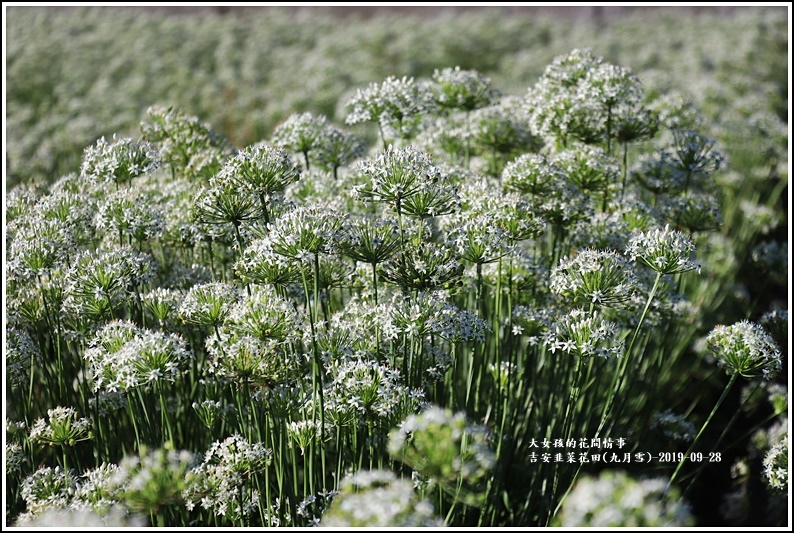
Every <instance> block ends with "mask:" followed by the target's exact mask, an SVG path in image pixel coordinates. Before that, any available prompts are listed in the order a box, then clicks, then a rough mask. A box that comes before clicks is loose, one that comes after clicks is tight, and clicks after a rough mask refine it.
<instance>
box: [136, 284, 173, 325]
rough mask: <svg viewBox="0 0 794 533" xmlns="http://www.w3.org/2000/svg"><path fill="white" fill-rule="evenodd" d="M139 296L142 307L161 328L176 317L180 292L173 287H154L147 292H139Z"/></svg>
mask: <svg viewBox="0 0 794 533" xmlns="http://www.w3.org/2000/svg"><path fill="white" fill-rule="evenodd" d="M140 298H141V304H142V305H143V307H144V308H145V309H146V310H148V311H149V312H150V313H151V314H152V316H153V317H154V319H155V320H157V322H158V324H159V325H160V327H161V328H162V326H163V324H165V323H166V322H169V321H171V320H173V319H174V318H176V314H177V310H178V309H179V305H180V303H181V301H182V294H180V293H179V292H178V291H176V290H174V289H167V288H165V287H155V288H154V289H152V290H151V291H149V292H145V293H141V295H140Z"/></svg>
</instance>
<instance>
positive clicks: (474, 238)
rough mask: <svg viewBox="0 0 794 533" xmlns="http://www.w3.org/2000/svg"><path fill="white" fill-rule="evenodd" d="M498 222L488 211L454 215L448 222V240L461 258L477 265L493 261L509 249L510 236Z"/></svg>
mask: <svg viewBox="0 0 794 533" xmlns="http://www.w3.org/2000/svg"><path fill="white" fill-rule="evenodd" d="M500 222H502V220H497V219H496V216H495V215H493V214H490V213H487V214H481V215H475V216H468V215H466V214H461V215H460V216H455V217H454V218H453V220H451V221H450V222H449V223H448V232H449V234H448V239H449V241H448V242H449V243H450V244H451V245H452V246H454V247H455V251H456V252H457V254H458V257H460V258H461V259H463V260H466V261H469V262H471V263H474V264H477V265H483V264H485V263H493V262H494V261H498V260H499V259H501V258H502V257H504V256H505V255H506V254H508V253H509V252H510V249H511V247H510V236H509V235H508V234H507V233H506V232H505V231H504V230H502V228H501V227H499V225H498V224H499V223H500Z"/></svg>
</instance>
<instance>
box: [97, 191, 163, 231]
mask: <svg viewBox="0 0 794 533" xmlns="http://www.w3.org/2000/svg"><path fill="white" fill-rule="evenodd" d="M94 226H96V228H97V229H100V230H104V231H105V232H107V233H108V234H109V236H112V237H114V238H116V237H118V236H119V235H122V234H123V235H126V236H128V237H129V238H131V239H135V240H136V241H146V240H149V239H153V238H155V237H159V236H160V235H161V234H162V232H163V230H164V229H165V220H164V217H163V213H162V212H161V209H160V208H159V206H158V205H157V204H156V203H154V202H153V198H152V196H151V195H150V194H148V193H147V192H145V191H142V190H140V189H133V190H127V189H124V190H119V191H116V192H114V193H110V194H109V195H108V196H107V197H106V198H105V199H104V200H102V201H100V202H99V204H98V210H97V213H96V216H95V217H94Z"/></svg>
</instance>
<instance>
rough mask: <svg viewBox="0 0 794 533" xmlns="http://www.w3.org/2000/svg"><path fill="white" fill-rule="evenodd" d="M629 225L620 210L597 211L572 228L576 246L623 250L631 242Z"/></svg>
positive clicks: (572, 239)
mask: <svg viewBox="0 0 794 533" xmlns="http://www.w3.org/2000/svg"><path fill="white" fill-rule="evenodd" d="M629 238H630V232H629V225H628V223H627V222H626V221H625V220H624V219H623V214H622V213H621V211H620V210H618V211H614V212H602V213H595V214H594V215H593V216H592V217H590V218H586V219H582V220H580V221H579V222H577V223H576V225H575V226H574V227H573V228H572V230H571V245H572V246H573V247H574V248H578V249H581V248H596V249H599V250H612V251H615V252H622V251H623V250H625V249H626V245H627V244H628V242H629Z"/></svg>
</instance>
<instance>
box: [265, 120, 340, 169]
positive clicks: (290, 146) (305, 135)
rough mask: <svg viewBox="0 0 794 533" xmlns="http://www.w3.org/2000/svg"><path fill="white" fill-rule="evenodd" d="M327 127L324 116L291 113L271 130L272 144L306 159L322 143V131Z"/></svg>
mask: <svg viewBox="0 0 794 533" xmlns="http://www.w3.org/2000/svg"><path fill="white" fill-rule="evenodd" d="M327 127H328V119H327V118H326V117H325V115H316V116H315V115H312V114H311V113H293V114H292V115H290V116H289V117H287V119H286V120H285V121H284V122H282V123H281V124H279V125H278V126H276V128H275V129H274V130H273V138H272V142H273V144H274V145H275V146H277V147H279V148H281V149H284V150H289V151H290V152H293V153H302V154H304V155H305V156H306V157H307V160H308V154H309V153H310V152H313V151H315V149H316V147H317V146H318V145H319V144H320V143H321V142H322V135H323V132H324V130H325V129H326V128H327Z"/></svg>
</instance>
